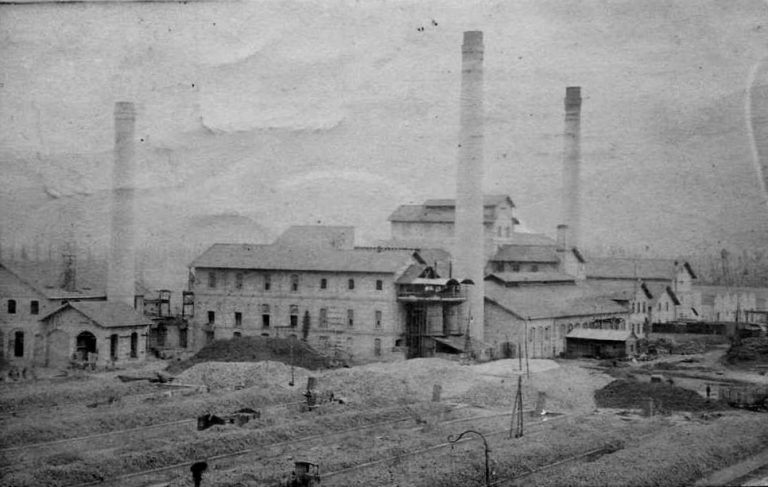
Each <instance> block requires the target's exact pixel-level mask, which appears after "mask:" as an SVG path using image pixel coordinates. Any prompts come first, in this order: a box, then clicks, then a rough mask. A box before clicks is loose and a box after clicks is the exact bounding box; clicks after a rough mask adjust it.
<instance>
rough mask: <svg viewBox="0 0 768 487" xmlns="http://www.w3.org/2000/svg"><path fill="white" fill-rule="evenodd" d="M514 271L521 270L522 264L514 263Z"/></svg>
mask: <svg viewBox="0 0 768 487" xmlns="http://www.w3.org/2000/svg"><path fill="white" fill-rule="evenodd" d="M512 272H520V264H512Z"/></svg>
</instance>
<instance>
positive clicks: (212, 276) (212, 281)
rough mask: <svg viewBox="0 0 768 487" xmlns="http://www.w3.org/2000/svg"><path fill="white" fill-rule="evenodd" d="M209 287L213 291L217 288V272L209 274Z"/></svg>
mask: <svg viewBox="0 0 768 487" xmlns="http://www.w3.org/2000/svg"><path fill="white" fill-rule="evenodd" d="M208 287H209V288H211V289H213V288H215V287H216V273H215V272H209V273H208Z"/></svg>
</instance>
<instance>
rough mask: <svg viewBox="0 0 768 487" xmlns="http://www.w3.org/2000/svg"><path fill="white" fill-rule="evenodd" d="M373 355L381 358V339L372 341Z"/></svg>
mask: <svg viewBox="0 0 768 487" xmlns="http://www.w3.org/2000/svg"><path fill="white" fill-rule="evenodd" d="M373 354H374V355H375V356H377V357H380V356H381V338H374V339H373Z"/></svg>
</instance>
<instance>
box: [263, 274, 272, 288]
mask: <svg viewBox="0 0 768 487" xmlns="http://www.w3.org/2000/svg"><path fill="white" fill-rule="evenodd" d="M271 288H272V276H271V275H269V274H264V290H265V291H269V290H270V289H271Z"/></svg>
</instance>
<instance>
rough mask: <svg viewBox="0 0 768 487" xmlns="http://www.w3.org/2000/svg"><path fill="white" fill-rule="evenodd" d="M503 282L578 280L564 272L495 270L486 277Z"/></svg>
mask: <svg viewBox="0 0 768 487" xmlns="http://www.w3.org/2000/svg"><path fill="white" fill-rule="evenodd" d="M485 279H486V280H489V279H494V280H496V281H498V282H503V283H535V282H576V278H575V277H573V276H569V275H568V274H565V273H563V272H493V273H491V274H489V275H488V276H486V277H485Z"/></svg>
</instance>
